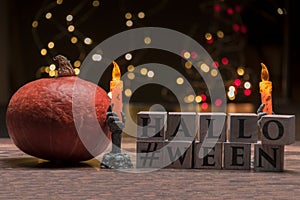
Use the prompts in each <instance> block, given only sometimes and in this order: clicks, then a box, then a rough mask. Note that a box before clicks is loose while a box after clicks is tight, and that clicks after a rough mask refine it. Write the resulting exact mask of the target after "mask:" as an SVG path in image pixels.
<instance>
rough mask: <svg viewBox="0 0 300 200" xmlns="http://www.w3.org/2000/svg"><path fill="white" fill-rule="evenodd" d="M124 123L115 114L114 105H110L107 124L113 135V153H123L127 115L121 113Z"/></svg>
mask: <svg viewBox="0 0 300 200" xmlns="http://www.w3.org/2000/svg"><path fill="white" fill-rule="evenodd" d="M121 116H122V121H120V119H119V117H118V115H117V114H116V113H115V112H113V104H110V105H109V107H108V109H107V112H106V123H107V125H108V126H109V129H110V131H111V134H112V150H111V153H121V139H122V132H123V128H124V126H125V115H124V113H123V112H121Z"/></svg>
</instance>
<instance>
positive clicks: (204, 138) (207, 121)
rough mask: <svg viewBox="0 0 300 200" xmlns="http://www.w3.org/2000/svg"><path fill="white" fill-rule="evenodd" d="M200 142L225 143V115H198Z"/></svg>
mask: <svg viewBox="0 0 300 200" xmlns="http://www.w3.org/2000/svg"><path fill="white" fill-rule="evenodd" d="M198 118H199V134H200V142H201V143H204V142H208V143H216V142H225V134H226V123H225V122H226V113H217V112H215V113H213V112H212V113H198Z"/></svg>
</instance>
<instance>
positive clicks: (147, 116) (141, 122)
mask: <svg viewBox="0 0 300 200" xmlns="http://www.w3.org/2000/svg"><path fill="white" fill-rule="evenodd" d="M137 123H138V127H137V140H140V141H145V140H160V141H163V140H165V129H166V126H167V112H150V111H149V112H148V111H141V112H139V113H138V114H137Z"/></svg>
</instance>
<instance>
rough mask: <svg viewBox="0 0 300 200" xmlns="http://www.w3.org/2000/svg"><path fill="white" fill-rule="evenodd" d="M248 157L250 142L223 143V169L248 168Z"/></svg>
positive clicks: (249, 155) (249, 157)
mask: <svg viewBox="0 0 300 200" xmlns="http://www.w3.org/2000/svg"><path fill="white" fill-rule="evenodd" d="M250 159H251V144H250V143H237V142H234V143H233V142H225V143H224V169H243V170H250V164H251V163H250Z"/></svg>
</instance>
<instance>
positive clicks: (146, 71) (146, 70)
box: [140, 68, 148, 76]
mask: <svg viewBox="0 0 300 200" xmlns="http://www.w3.org/2000/svg"><path fill="white" fill-rule="evenodd" d="M140 73H141V74H142V75H144V76H145V75H147V73H148V69H146V68H142V69H141V70H140Z"/></svg>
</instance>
